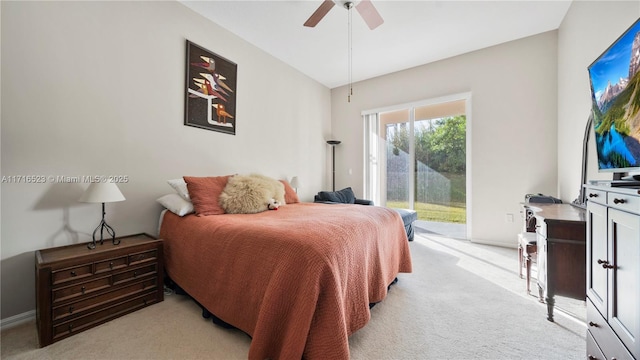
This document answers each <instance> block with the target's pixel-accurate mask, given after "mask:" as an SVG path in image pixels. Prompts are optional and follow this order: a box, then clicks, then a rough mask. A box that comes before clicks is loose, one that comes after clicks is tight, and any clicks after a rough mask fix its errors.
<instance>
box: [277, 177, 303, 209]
mask: <svg viewBox="0 0 640 360" xmlns="http://www.w3.org/2000/svg"><path fill="white" fill-rule="evenodd" d="M280 182H281V183H282V185H284V202H285V203H287V204H295V203H299V202H300V199H299V198H298V193H296V191H295V190H294V189H293V188H292V187H291V184H289V182H288V181H287V180H280Z"/></svg>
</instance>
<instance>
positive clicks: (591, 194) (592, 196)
mask: <svg viewBox="0 0 640 360" xmlns="http://www.w3.org/2000/svg"><path fill="white" fill-rule="evenodd" d="M589 197H590V198H594V197H598V194H594V193H590V194H589Z"/></svg>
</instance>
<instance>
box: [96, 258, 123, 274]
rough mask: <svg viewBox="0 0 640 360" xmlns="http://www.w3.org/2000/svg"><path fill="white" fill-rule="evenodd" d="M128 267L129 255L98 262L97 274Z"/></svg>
mask: <svg viewBox="0 0 640 360" xmlns="http://www.w3.org/2000/svg"><path fill="white" fill-rule="evenodd" d="M125 267H127V257H126V256H121V257H118V258H115V259H108V260H105V261H100V262H97V263H96V274H101V273H105V272H108V271H113V270H117V269H122V268H125Z"/></svg>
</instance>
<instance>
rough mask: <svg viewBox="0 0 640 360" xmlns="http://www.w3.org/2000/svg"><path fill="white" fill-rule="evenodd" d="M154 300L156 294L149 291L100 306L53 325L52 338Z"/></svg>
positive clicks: (90, 325) (82, 328) (143, 305)
mask: <svg viewBox="0 0 640 360" xmlns="http://www.w3.org/2000/svg"><path fill="white" fill-rule="evenodd" d="M156 301H157V298H156V294H155V293H149V294H145V295H142V296H138V297H135V298H133V299H131V300H127V301H125V302H122V303H119V304H114V305H113V306H110V307H106V308H102V309H100V310H98V311H96V312H93V313H89V314H87V315H86V316H83V317H79V318H76V319H73V320H69V321H66V322H63V323H61V324H60V325H56V326H54V327H53V339H54V340H59V339H60V338H63V337H66V336H70V335H73V334H75V333H77V332H80V331H83V330H86V329H89V328H92V327H94V326H97V325H99V324H101V323H104V322H107V321H109V320H111V319H115V318H117V317H119V316H122V315H124V314H127V313H130V312H132V311H135V310H138V309H140V308H143V307H145V306H148V305H151V304H153V303H155V302H156Z"/></svg>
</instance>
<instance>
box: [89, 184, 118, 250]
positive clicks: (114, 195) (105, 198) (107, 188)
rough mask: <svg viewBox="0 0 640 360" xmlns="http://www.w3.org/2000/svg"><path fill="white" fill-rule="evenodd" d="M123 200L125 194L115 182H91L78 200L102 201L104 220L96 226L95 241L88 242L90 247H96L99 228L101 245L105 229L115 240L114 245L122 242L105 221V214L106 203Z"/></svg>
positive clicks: (112, 239) (113, 240)
mask: <svg viewBox="0 0 640 360" xmlns="http://www.w3.org/2000/svg"><path fill="white" fill-rule="evenodd" d="M123 200H124V195H122V193H121V192H120V189H118V186H117V185H116V184H115V183H113V182H104V183H102V182H99V183H91V184H90V185H89V187H88V188H87V190H85V192H84V193H83V194H82V196H81V197H80V199H79V200H78V201H80V202H86V203H102V221H100V224H99V225H98V227H96V229H95V230H94V231H93V242H90V243H89V244H87V247H88V248H89V249H95V248H96V233H97V232H98V229H99V230H100V245H102V244H103V241H104V231H105V230H106V231H107V233H108V234H109V235H110V236H111V241H112V242H113V245H118V244H120V240H117V239H116V232H115V231H114V230H113V228H112V227H111V226H109V225H108V224H107V222H106V221H104V215H105V211H104V203H108V202H117V201H123Z"/></svg>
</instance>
